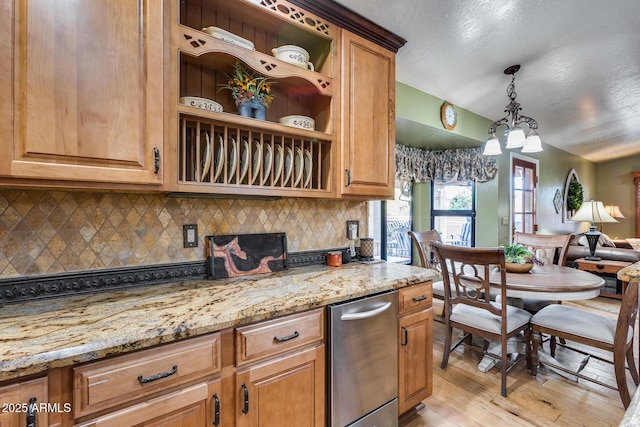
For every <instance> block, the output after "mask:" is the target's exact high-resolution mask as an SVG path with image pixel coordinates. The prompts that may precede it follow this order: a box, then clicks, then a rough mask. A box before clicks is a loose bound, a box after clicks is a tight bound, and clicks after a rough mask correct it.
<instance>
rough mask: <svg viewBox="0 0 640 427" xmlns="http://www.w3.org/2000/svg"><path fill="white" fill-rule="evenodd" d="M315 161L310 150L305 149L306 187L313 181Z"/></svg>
mask: <svg viewBox="0 0 640 427" xmlns="http://www.w3.org/2000/svg"><path fill="white" fill-rule="evenodd" d="M312 169H313V162H312V158H311V153H310V152H309V150H307V149H305V150H304V185H303V187H304V188H308V187H309V184H310V183H311V176H312V175H313V174H312Z"/></svg>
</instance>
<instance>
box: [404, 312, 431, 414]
mask: <svg viewBox="0 0 640 427" xmlns="http://www.w3.org/2000/svg"><path fill="white" fill-rule="evenodd" d="M432 331H433V310H432V309H427V310H424V311H419V312H417V313H413V314H409V315H406V316H402V317H400V335H399V336H400V352H399V354H398V356H399V357H398V372H399V376H398V412H399V414H403V413H405V412H406V411H408V410H409V409H411V408H413V407H415V406H416V405H418V404H420V402H421V401H423V400H424V399H425V398H427V397H428V396H430V395H431V392H432V386H433V383H432V381H433V379H432V369H433V333H432Z"/></svg>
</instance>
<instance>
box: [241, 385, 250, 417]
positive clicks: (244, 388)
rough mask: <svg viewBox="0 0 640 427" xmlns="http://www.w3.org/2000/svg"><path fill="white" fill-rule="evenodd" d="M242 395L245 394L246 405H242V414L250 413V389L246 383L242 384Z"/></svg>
mask: <svg viewBox="0 0 640 427" xmlns="http://www.w3.org/2000/svg"><path fill="white" fill-rule="evenodd" d="M242 393H243V394H244V404H243V405H242V413H243V414H248V413H249V389H248V388H247V385H246V384H245V383H242Z"/></svg>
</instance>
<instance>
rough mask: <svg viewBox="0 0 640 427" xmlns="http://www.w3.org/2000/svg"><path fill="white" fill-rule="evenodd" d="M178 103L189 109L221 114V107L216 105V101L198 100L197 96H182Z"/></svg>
mask: <svg viewBox="0 0 640 427" xmlns="http://www.w3.org/2000/svg"><path fill="white" fill-rule="evenodd" d="M180 103H181V104H183V105H186V106H189V107H194V108H200V109H201V110H207V111H213V112H216V113H222V105H220V104H218V103H217V102H216V101H212V100H210V99H206V98H198V97H197V96H183V97H182V98H180Z"/></svg>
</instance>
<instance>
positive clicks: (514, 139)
mask: <svg viewBox="0 0 640 427" xmlns="http://www.w3.org/2000/svg"><path fill="white" fill-rule="evenodd" d="M525 141H526V139H525V137H524V131H523V130H522V128H520V127H514V128H513V129H511V130H510V131H509V136H508V137H507V145H506V147H505V148H520V147H524V143H525Z"/></svg>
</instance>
